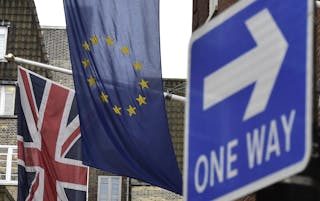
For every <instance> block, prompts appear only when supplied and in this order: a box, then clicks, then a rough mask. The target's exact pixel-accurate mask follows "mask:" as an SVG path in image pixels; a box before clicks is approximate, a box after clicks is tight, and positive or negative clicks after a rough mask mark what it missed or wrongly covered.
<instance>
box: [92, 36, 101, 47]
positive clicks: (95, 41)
mask: <svg viewBox="0 0 320 201" xmlns="http://www.w3.org/2000/svg"><path fill="white" fill-rule="evenodd" d="M90 41H91V43H92V45H96V44H98V43H99V38H98V37H97V36H93V37H92V38H90Z"/></svg>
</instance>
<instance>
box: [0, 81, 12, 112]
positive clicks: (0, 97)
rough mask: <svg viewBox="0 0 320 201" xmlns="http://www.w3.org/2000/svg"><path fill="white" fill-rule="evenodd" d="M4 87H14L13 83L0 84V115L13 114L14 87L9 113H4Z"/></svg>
mask: <svg viewBox="0 0 320 201" xmlns="http://www.w3.org/2000/svg"><path fill="white" fill-rule="evenodd" d="M6 87H13V88H15V85H5V84H4V85H3V84H0V116H13V115H14V109H15V108H14V107H15V99H16V89H15V91H14V94H13V100H12V104H11V107H12V109H13V110H12V112H11V113H10V114H5V107H6Z"/></svg>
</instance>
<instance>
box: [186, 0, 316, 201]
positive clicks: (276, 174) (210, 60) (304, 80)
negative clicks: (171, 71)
mask: <svg viewBox="0 0 320 201" xmlns="http://www.w3.org/2000/svg"><path fill="white" fill-rule="evenodd" d="M313 3H314V2H313V0H281V1H279V0H242V1H239V2H238V3H237V4H235V5H234V6H233V7H231V8H229V9H228V10H226V11H225V12H224V13H222V14H221V15H219V16H217V17H216V18H215V19H213V20H212V21H211V22H210V23H208V24H206V25H204V26H203V27H201V28H200V29H199V30H197V31H196V32H195V33H194V34H193V36H192V39H191V45H190V70H189V86H188V100H189V101H188V103H187V106H186V109H187V118H186V137H185V167H184V171H185V172H184V173H185V174H184V175H185V186H184V193H185V195H184V197H185V199H186V200H232V199H236V198H238V197H241V196H243V195H245V194H248V193H251V192H254V191H256V190H258V189H260V188H263V187H265V186H267V185H270V184H272V183H275V182H277V181H279V180H282V179H284V178H286V177H288V176H290V175H293V174H296V173H298V172H299V171H301V170H303V169H304V168H305V166H306V165H307V162H308V159H309V156H310V150H311V103H312V94H311V91H312V63H313V59H312V54H313V52H312V51H313V47H312V44H313V34H312V33H313V27H312V19H313Z"/></svg>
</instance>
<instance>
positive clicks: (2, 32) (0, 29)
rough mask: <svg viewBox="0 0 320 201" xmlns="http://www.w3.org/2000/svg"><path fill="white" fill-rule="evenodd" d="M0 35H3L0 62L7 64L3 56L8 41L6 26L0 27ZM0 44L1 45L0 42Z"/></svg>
mask: <svg viewBox="0 0 320 201" xmlns="http://www.w3.org/2000/svg"><path fill="white" fill-rule="evenodd" d="M0 35H4V41H3V49H0V62H7V60H6V59H5V58H4V56H5V55H6V51H7V40H8V27H7V26H0ZM0 39H1V38H0ZM0 43H1V41H0ZM0 47H1V44H0Z"/></svg>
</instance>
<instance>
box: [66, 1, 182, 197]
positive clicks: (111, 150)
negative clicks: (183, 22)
mask: <svg viewBox="0 0 320 201" xmlns="http://www.w3.org/2000/svg"><path fill="white" fill-rule="evenodd" d="M64 6H65V13H66V21H67V33H68V38H69V46H70V52H71V62H72V69H73V77H74V82H75V88H76V97H77V102H78V110H79V114H80V124H81V132H82V149H83V151H82V153H83V160H84V163H85V164H86V165H89V166H93V167H96V168H99V169H102V170H106V171H109V172H112V173H115V174H118V175H124V176H128V177H132V178H136V179H139V180H143V181H146V182H148V183H150V184H152V185H156V186H159V187H162V188H165V189H168V190H170V191H173V192H176V193H179V194H181V193H182V179H181V173H180V171H179V168H178V165H177V162H176V158H175V154H174V150H173V146H172V142H171V138H170V133H169V129H168V121H167V116H166V113H165V104H164V98H163V89H162V79H161V65H160V47H159V41H160V39H159V0H90V1H88V0H64Z"/></svg>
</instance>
